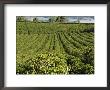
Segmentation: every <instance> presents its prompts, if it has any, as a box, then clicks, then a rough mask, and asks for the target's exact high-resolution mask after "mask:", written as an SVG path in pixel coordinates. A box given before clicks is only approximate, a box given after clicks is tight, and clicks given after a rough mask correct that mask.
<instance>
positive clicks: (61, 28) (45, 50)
mask: <svg viewBox="0 0 110 90" xmlns="http://www.w3.org/2000/svg"><path fill="white" fill-rule="evenodd" d="M16 29H17V30H16V74H67V75H68V74H94V24H89V23H88V24H82V23H79V24H78V23H77V24H75V23H74V24H68V23H66V24H65V23H35V22H16Z"/></svg>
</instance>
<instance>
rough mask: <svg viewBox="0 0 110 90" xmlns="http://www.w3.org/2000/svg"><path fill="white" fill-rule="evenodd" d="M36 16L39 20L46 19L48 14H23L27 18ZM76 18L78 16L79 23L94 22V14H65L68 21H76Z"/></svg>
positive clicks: (30, 18) (31, 18)
mask: <svg viewBox="0 0 110 90" xmlns="http://www.w3.org/2000/svg"><path fill="white" fill-rule="evenodd" d="M35 17H37V19H38V20H40V21H48V20H49V16H25V18H26V19H28V20H31V21H32V20H33V18H35ZM77 18H79V20H80V23H94V16H67V20H68V22H74V21H77Z"/></svg>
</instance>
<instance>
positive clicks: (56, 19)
mask: <svg viewBox="0 0 110 90" xmlns="http://www.w3.org/2000/svg"><path fill="white" fill-rule="evenodd" d="M16 21H18V22H23V21H30V20H28V19H26V18H25V17H24V16H17V18H16ZM32 21H33V22H36V23H37V22H40V20H39V19H38V18H37V17H35V18H33V19H32ZM42 22H43V20H42ZM47 22H50V23H53V22H59V23H64V22H67V17H66V16H50V17H49V19H48V21H47Z"/></svg>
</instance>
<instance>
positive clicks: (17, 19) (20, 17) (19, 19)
mask: <svg viewBox="0 0 110 90" xmlns="http://www.w3.org/2000/svg"><path fill="white" fill-rule="evenodd" d="M16 21H18V22H22V21H25V18H24V17H23V16H17V17H16Z"/></svg>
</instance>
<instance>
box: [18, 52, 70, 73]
mask: <svg viewBox="0 0 110 90" xmlns="http://www.w3.org/2000/svg"><path fill="white" fill-rule="evenodd" d="M25 57H26V56H25ZM22 59H23V58H22ZM16 71H17V73H18V74H67V73H68V67H67V64H66V61H65V59H64V58H61V57H58V56H56V55H54V54H37V55H34V56H33V57H29V58H27V60H26V61H25V62H23V63H21V62H18V61H17V70H16Z"/></svg>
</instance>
